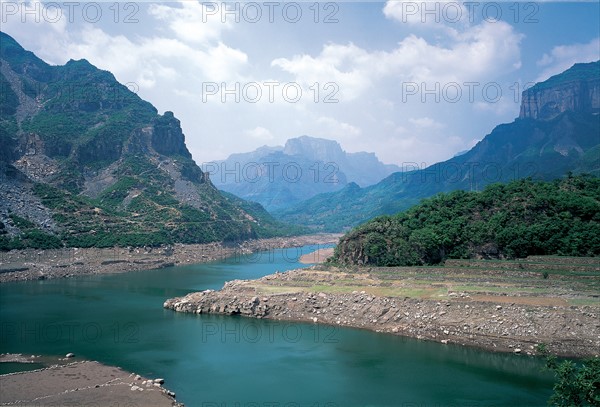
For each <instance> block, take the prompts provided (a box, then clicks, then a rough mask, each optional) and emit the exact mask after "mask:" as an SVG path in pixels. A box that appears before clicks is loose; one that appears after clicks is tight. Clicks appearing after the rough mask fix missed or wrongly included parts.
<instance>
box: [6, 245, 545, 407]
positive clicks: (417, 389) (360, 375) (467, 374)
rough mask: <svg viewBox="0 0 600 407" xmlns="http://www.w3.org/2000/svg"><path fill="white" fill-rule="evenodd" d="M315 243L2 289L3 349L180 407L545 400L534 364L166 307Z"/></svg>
mask: <svg viewBox="0 0 600 407" xmlns="http://www.w3.org/2000/svg"><path fill="white" fill-rule="evenodd" d="M314 248H315V247H310V246H307V247H304V248H302V249H285V250H272V251H269V252H263V253H261V254H260V255H254V256H251V257H239V256H238V257H236V258H233V259H229V260H226V261H222V262H217V263H211V264H200V265H192V266H182V267H173V268H168V269H161V270H148V271H143V272H133V273H127V274H115V275H103V276H86V277H77V278H70V279H60V280H47V281H33V282H22V283H9V284H2V285H0V353H7V352H10V353H24V354H45V355H64V354H66V353H68V352H73V353H75V354H76V355H77V356H78V357H80V358H85V359H92V360H98V361H100V362H103V363H106V364H110V365H116V366H121V367H123V368H124V369H127V370H130V371H134V372H136V373H139V374H142V375H146V376H149V377H163V378H165V380H166V387H168V388H169V389H171V390H173V391H175V392H176V393H177V399H178V400H179V401H181V402H183V403H185V404H186V406H188V407H194V406H200V407H267V406H269V407H304V406H306V407H343V406H402V407H430V406H431V407H434V406H435V407H437V406H445V405H448V406H465V407H466V406H469V407H475V406H538V405H539V406H545V405H546V400H547V399H548V397H549V396H550V393H551V387H552V377H551V376H549V375H548V374H543V373H541V372H540V369H541V367H542V365H543V363H542V361H541V360H539V359H536V358H531V357H526V356H517V355H511V354H508V355H506V354H494V353H489V352H484V351H479V350H475V349H470V348H463V347H459V346H451V345H440V344H437V343H430V342H424V341H417V340H412V339H406V338H400V337H396V336H393V335H385V334H377V333H373V332H369V331H362V330H357V329H343V328H338V327H330V326H321V325H313V324H301V323H284V322H277V321H264V320H255V319H247V318H242V317H226V316H207V315H201V316H198V315H188V314H180V313H175V312H172V311H168V310H165V309H163V308H162V304H163V302H164V301H165V300H166V299H167V298H170V297H174V296H182V295H185V294H187V293H189V292H192V291H198V290H205V289H219V288H220V287H222V285H223V283H224V282H225V281H228V280H232V279H251V278H258V277H261V276H263V275H267V274H271V273H274V272H275V271H285V270H289V269H293V268H297V267H299V266H300V265H299V264H298V263H297V259H298V257H299V255H300V254H302V253H308V252H310V251H312V250H313V249H314Z"/></svg>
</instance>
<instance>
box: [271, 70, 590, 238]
mask: <svg viewBox="0 0 600 407" xmlns="http://www.w3.org/2000/svg"><path fill="white" fill-rule="evenodd" d="M599 114H600V61H597V62H592V63H587V64H575V65H574V66H573V67H571V68H570V69H568V70H567V71H565V72H563V73H561V74H559V75H556V76H553V77H551V78H550V79H548V80H547V81H544V82H541V83H538V84H536V85H535V86H533V87H531V88H530V89H528V90H526V91H524V92H523V97H522V104H521V113H520V115H519V117H518V118H517V119H515V120H514V121H513V122H512V123H508V124H501V125H499V126H497V127H496V128H494V130H492V132H491V133H490V134H488V135H487V136H485V137H484V138H483V139H482V140H481V141H480V142H479V143H477V145H475V146H474V147H473V148H472V149H471V150H469V151H468V152H466V153H464V154H461V155H458V156H455V157H453V158H451V159H449V160H447V161H444V162H441V163H437V164H434V165H432V166H430V167H427V168H425V169H415V170H413V171H405V172H402V173H394V174H392V175H390V176H389V177H387V178H385V179H384V180H382V181H381V182H379V183H378V184H376V185H372V186H370V187H366V188H360V187H358V186H357V185H348V186H346V187H345V188H344V189H341V190H339V191H336V192H333V193H329V194H321V195H316V196H314V197H313V198H311V199H309V200H307V201H304V202H301V203H299V204H297V205H295V206H293V207H291V208H287V209H284V210H280V211H276V212H274V215H275V216H276V217H277V218H279V219H286V221H289V222H293V223H297V224H303V225H309V226H311V227H312V228H314V229H316V230H328V231H340V230H344V229H348V228H349V227H352V226H355V225H358V224H359V223H361V222H364V221H366V220H368V219H371V218H373V217H375V216H378V215H382V214H395V213H397V212H399V211H402V210H405V209H407V208H409V207H410V206H412V205H414V204H417V203H418V202H419V201H420V200H421V199H423V198H426V197H429V196H432V195H435V194H437V193H439V192H449V191H454V190H467V191H470V190H480V189H482V188H483V187H484V186H486V185H488V184H491V183H495V182H508V181H511V180H515V179H521V178H527V177H531V178H533V179H537V180H552V179H556V178H560V177H563V176H564V175H565V174H566V173H567V172H569V171H571V172H573V173H591V174H594V175H600V115H599Z"/></svg>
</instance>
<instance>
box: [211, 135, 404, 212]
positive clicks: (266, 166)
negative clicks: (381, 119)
mask: <svg viewBox="0 0 600 407" xmlns="http://www.w3.org/2000/svg"><path fill="white" fill-rule="evenodd" d="M205 169H206V170H207V171H210V173H211V181H212V182H213V183H214V184H215V185H216V186H217V187H218V188H219V189H222V190H224V191H228V192H231V193H233V194H235V195H238V196H240V197H242V198H244V199H248V200H252V201H256V202H259V203H261V204H262V205H263V206H264V207H265V208H266V209H268V210H276V209H282V208H287V207H289V206H291V205H293V204H295V203H298V202H300V201H303V200H305V199H308V198H311V197H313V196H314V195H317V194H319V193H323V192H333V191H338V190H340V189H341V188H343V187H344V186H346V185H347V184H348V183H349V182H356V183H357V184H359V185H362V186H368V185H372V184H375V183H377V182H379V181H381V180H382V179H383V178H385V177H386V176H388V175H389V174H391V173H393V172H394V171H398V170H399V168H398V167H397V166H395V165H385V164H383V163H381V162H380V161H379V160H378V159H377V157H376V156H375V154H373V153H365V152H359V153H347V152H345V151H344V150H342V148H341V146H340V145H339V144H338V143H337V142H336V141H333V140H326V139H321V138H314V137H308V136H302V137H298V138H293V139H290V140H288V141H287V142H286V144H285V146H284V147H268V146H264V147H261V148H259V149H257V150H255V151H252V152H249V153H241V154H232V155H231V156H230V157H228V158H227V159H226V160H223V161H218V162H214V163H209V164H207V168H205Z"/></svg>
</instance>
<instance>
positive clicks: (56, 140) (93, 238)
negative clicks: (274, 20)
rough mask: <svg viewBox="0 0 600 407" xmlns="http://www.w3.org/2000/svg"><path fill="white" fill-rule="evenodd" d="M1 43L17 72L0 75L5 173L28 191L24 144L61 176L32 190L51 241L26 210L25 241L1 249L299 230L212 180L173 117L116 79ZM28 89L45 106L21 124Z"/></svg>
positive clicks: (1, 243)
mask: <svg viewBox="0 0 600 407" xmlns="http://www.w3.org/2000/svg"><path fill="white" fill-rule="evenodd" d="M0 40H1V41H2V47H1V49H0V59H1V62H2V64H6V69H10V70H12V73H11V74H10V75H9V76H6V77H5V76H4V75H3V74H0V90H1V91H2V92H1V93H0V145H1V146H2V148H0V175H2V176H4V175H6V176H7V177H8V176H10V177H11V178H12V181H11V182H14V183H15V184H16V185H19V184H21V185H20V187H21V188H23V189H25V190H29V188H30V184H29V183H28V182H29V181H31V180H28V181H27V182H25V178H26V177H25V176H24V175H23V174H22V173H20V172H19V170H18V169H16V168H15V167H12V166H11V165H10V163H13V162H14V161H15V160H17V159H19V158H21V157H22V156H23V151H21V150H19V149H17V148H16V146H17V145H18V144H20V145H28V148H29V145H30V144H31V143H34V144H35V146H34V148H35V154H36V155H45V156H46V157H47V158H44V159H45V160H46V159H47V160H48V162H51V163H52V166H53V167H54V168H56V170H55V169H54V168H53V169H52V172H51V175H49V174H44V176H43V178H44V183H37V184H35V185H34V187H33V193H34V194H35V195H36V196H37V197H38V198H40V200H41V202H42V204H43V205H44V206H45V207H47V208H48V209H50V210H51V212H52V219H53V220H54V222H55V223H56V225H57V226H58V227H57V228H56V229H55V230H56V232H55V233H56V234H55V235H53V234H50V232H48V231H47V230H46V227H45V226H43V225H38V224H37V222H38V220H36V219H27V218H26V217H23V216H25V215H23V212H22V211H19V214H20V215H23V216H21V217H20V216H17V215H13V216H12V217H11V220H10V222H11V226H12V225H13V224H14V227H15V229H16V230H17V232H18V234H17V236H16V237H15V236H13V235H12V234H9V233H8V230H7V228H6V225H4V224H2V227H0V250H8V249H16V248H24V247H35V248H53V247H60V246H61V245H66V246H75V247H92V246H94V247H112V246H157V245H164V244H173V243H175V242H181V243H207V242H213V241H223V240H225V241H235V240H245V239H248V238H259V237H271V236H276V235H284V234H291V233H293V232H294V231H297V230H299V229H300V228H295V229H292V228H288V227H287V226H286V225H284V224H283V223H281V222H277V221H275V220H274V219H273V218H272V217H271V216H270V215H269V214H268V213H267V212H266V211H265V210H264V209H263V208H262V207H260V205H254V204H252V203H247V202H245V201H242V200H240V199H237V198H235V197H233V196H224V195H222V194H221V193H220V192H219V191H218V190H217V189H215V188H214V186H213V185H212V184H210V183H208V182H206V180H205V177H204V174H203V173H202V171H201V170H200V168H199V167H198V166H197V165H196V163H195V162H194V161H193V160H192V156H191V154H190V152H189V151H188V149H187V147H186V145H185V137H184V135H183V133H182V131H181V126H180V123H179V120H177V119H176V118H175V116H174V114H173V113H172V112H165V113H164V114H163V115H159V114H158V112H157V110H156V108H154V106H152V105H151V104H150V103H148V102H146V101H144V100H142V99H141V98H140V97H139V96H138V95H136V94H135V93H133V92H131V91H130V90H129V89H128V88H127V87H126V86H124V85H122V84H120V83H119V82H117V80H116V79H115V78H114V76H113V75H112V74H111V73H110V72H107V71H102V70H100V69H97V68H96V67H94V66H93V65H91V64H90V63H89V62H87V61H86V60H80V61H73V60H71V61H69V62H67V63H66V64H65V65H64V66H50V65H48V64H46V63H45V62H44V61H42V60H41V59H39V58H37V57H36V56H35V55H34V54H33V53H31V52H28V51H26V50H24V49H23V48H22V47H21V46H20V45H19V44H18V43H17V42H16V41H15V40H14V39H13V38H11V37H10V36H8V35H7V34H5V33H2V32H0ZM3 66H4V65H3ZM7 78H10V81H9V80H8V79H7ZM15 86H20V89H16V88H15ZM20 92H23V94H24V95H26V96H29V97H30V98H35V104H36V105H37V106H38V108H37V109H29V108H28V109H24V110H23V111H24V112H25V117H23V118H22V120H19V122H18V123H17V120H16V112H17V109H18V108H19V107H20V103H21V102H22V100H21V99H20V97H21V96H22V95H21V94H20ZM30 102H31V101H30ZM31 158H32V159H33V160H36V159H37V158H38V157H33V156H32V157H31ZM42 158H43V157H42ZM7 164H8V165H7ZM28 168H31V167H28ZM33 171H37V169H34V170H33ZM9 173H10V174H9ZM103 176H106V177H104V178H103ZM32 178H35V179H38V178H37V177H35V176H33V177H32ZM99 179H101V180H99ZM90 191H91V192H90ZM9 208H10V205H9ZM30 209H31V210H32V211H35V208H28V210H30ZM28 210H26V211H25V213H27V211H28ZM33 218H37V217H36V216H33ZM15 229H12V230H11V232H12V231H13V230H15Z"/></svg>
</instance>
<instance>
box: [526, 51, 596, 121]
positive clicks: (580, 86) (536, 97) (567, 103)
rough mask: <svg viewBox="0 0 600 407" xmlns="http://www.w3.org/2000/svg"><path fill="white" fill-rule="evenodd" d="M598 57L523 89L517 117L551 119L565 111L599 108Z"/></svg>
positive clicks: (590, 110) (586, 110)
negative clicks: (595, 59)
mask: <svg viewBox="0 0 600 407" xmlns="http://www.w3.org/2000/svg"><path fill="white" fill-rule="evenodd" d="M599 73H600V61H597V62H592V63H589V64H575V65H573V67H572V68H570V69H569V70H567V71H565V72H563V73H562V74H560V75H556V76H553V77H552V78H550V79H548V80H547V81H545V82H542V83H538V84H536V85H535V86H533V87H531V88H530V89H527V90H526V91H524V92H523V95H522V102H521V112H520V114H519V118H522V119H523V118H531V119H537V120H550V119H553V118H554V117H556V116H558V115H559V114H561V113H563V112H567V111H573V112H575V111H577V112H598V111H600V76H599Z"/></svg>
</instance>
